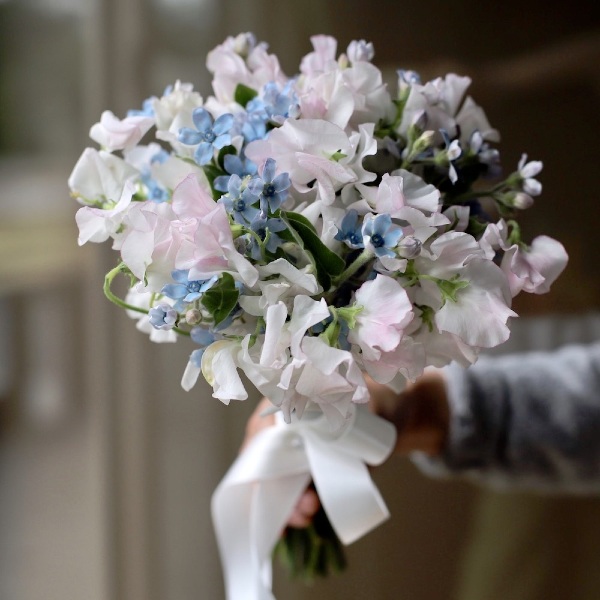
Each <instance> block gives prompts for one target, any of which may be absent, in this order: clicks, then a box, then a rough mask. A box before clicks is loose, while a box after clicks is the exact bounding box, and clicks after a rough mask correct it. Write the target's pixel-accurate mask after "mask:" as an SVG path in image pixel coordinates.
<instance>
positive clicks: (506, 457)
mask: <svg viewBox="0 0 600 600" xmlns="http://www.w3.org/2000/svg"><path fill="white" fill-rule="evenodd" d="M446 377H447V386H448V387H447V399H448V404H449V411H450V419H449V430H448V435H447V438H446V443H445V445H444V448H443V451H442V452H441V454H440V457H439V458H437V459H431V458H427V459H423V457H422V456H421V457H420V458H417V462H418V463H419V464H420V465H421V466H422V467H423V468H424V469H425V470H427V471H430V472H436V473H448V474H459V473H462V474H467V475H470V476H472V477H474V478H477V479H479V480H482V481H485V482H489V483H494V484H499V485H505V486H506V485H509V486H516V485H521V486H527V487H535V488H538V489H541V488H546V489H549V490H555V491H572V492H577V491H581V492H593V493H598V492H600V344H596V345H594V346H588V347H584V346H579V347H570V348H565V349H563V350H560V351H557V352H555V353H531V354H524V355H520V356H519V355H516V356H507V357H502V358H495V359H482V360H481V361H480V362H479V363H477V364H476V365H474V366H473V367H471V368H469V369H467V370H466V371H463V370H459V369H457V368H451V369H449V370H448V371H447V374H446Z"/></svg>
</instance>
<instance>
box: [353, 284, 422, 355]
mask: <svg viewBox="0 0 600 600" xmlns="http://www.w3.org/2000/svg"><path fill="white" fill-rule="evenodd" d="M354 303H355V304H354V306H355V307H356V308H360V311H359V312H358V313H357V315H356V317H355V318H356V326H355V327H354V328H352V327H351V328H350V333H349V334H348V341H349V342H351V343H352V344H357V345H358V346H359V347H360V349H361V350H362V354H363V356H364V358H365V359H366V360H371V361H373V360H377V359H378V358H379V357H380V356H381V353H382V352H391V351H392V350H395V349H396V347H397V346H398V344H399V343H400V340H401V339H402V335H403V332H404V329H405V328H406V326H407V325H408V324H409V323H410V322H411V321H412V319H413V317H414V314H413V311H412V304H411V301H410V300H409V298H408V295H407V294H406V292H405V291H404V289H403V288H402V286H401V285H400V284H399V283H398V282H397V281H396V280H395V279H392V278H391V277H387V276H385V275H377V276H376V277H375V279H373V280H371V281H366V282H365V283H363V284H362V285H361V287H360V288H359V289H358V290H357V292H356V294H355V299H354Z"/></svg>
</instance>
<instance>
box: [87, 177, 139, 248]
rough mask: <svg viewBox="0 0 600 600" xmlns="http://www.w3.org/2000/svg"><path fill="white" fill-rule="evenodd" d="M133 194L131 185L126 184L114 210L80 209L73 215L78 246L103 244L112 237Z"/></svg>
mask: <svg viewBox="0 0 600 600" xmlns="http://www.w3.org/2000/svg"><path fill="white" fill-rule="evenodd" d="M134 192H135V187H134V186H133V184H132V183H130V182H127V183H125V185H124V187H123V192H122V193H121V197H120V198H119V201H118V202H117V203H116V205H115V206H114V208H111V209H104V208H92V207H91V206H84V207H82V208H80V209H79V210H78V211H77V214H76V215H75V220H76V221H77V226H78V227H79V238H78V240H77V241H78V243H79V245H80V246H83V244H85V243H86V242H97V243H100V242H105V241H106V240H107V239H108V238H109V237H114V236H115V235H116V234H117V232H118V230H119V228H120V227H121V223H122V222H123V219H124V218H125V215H126V213H127V210H128V209H129V206H130V205H131V198H132V196H133V194H134Z"/></svg>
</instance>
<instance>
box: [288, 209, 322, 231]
mask: <svg viewBox="0 0 600 600" xmlns="http://www.w3.org/2000/svg"><path fill="white" fill-rule="evenodd" d="M284 214H285V215H286V216H287V217H288V219H291V220H292V221H296V222H298V223H302V224H303V225H304V226H305V227H308V228H309V229H310V230H311V231H313V232H314V233H317V230H316V229H315V226H314V225H313V224H312V223H311V222H310V221H309V220H308V219H307V218H306V217H305V216H304V215H301V214H300V213H295V212H292V211H291V210H289V211H285V213H284Z"/></svg>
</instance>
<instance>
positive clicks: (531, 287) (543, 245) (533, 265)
mask: <svg viewBox="0 0 600 600" xmlns="http://www.w3.org/2000/svg"><path fill="white" fill-rule="evenodd" d="M568 260H569V257H568V255H567V252H566V250H565V248H564V246H563V245H562V244H561V243H560V242H558V241H557V240H555V239H552V238H551V237H549V236H547V235H540V236H538V237H536V238H534V240H533V242H532V243H531V246H530V247H525V246H524V245H523V246H518V245H517V244H514V245H513V246H511V247H510V248H508V250H506V252H505V254H504V256H503V257H502V263H501V265H500V267H501V268H502V270H503V271H504V273H505V274H506V276H507V277H508V282H509V285H510V290H511V293H512V295H513V296H516V295H517V294H518V293H519V292H521V291H525V292H529V293H532V294H545V293H547V292H549V291H550V286H551V285H552V284H553V283H554V282H555V281H556V279H557V278H558V276H559V275H560V274H561V273H562V272H563V270H564V269H565V267H566V266H567V262H568Z"/></svg>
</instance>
